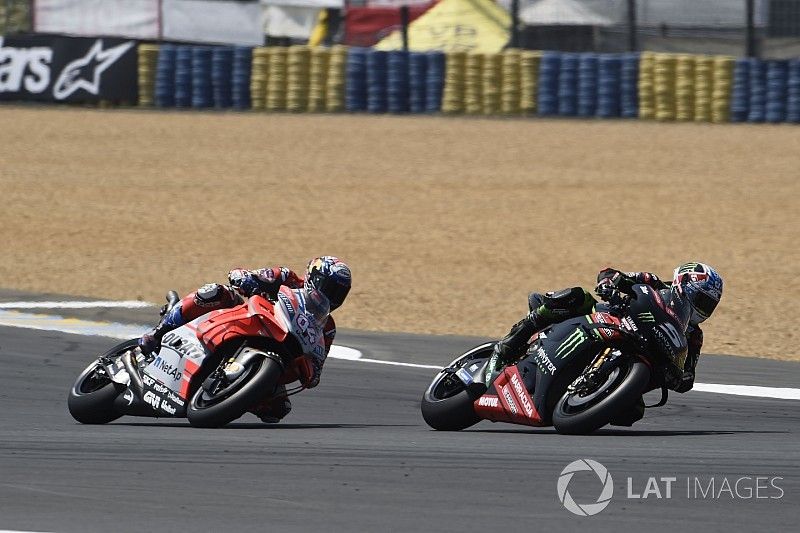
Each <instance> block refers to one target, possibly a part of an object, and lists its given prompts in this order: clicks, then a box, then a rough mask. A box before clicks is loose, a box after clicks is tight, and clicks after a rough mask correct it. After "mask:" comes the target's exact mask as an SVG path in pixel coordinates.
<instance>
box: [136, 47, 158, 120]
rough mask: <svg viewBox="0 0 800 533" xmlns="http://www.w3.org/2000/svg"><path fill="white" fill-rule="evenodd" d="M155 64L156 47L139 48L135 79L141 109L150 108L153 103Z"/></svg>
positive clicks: (156, 57)
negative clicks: (136, 80)
mask: <svg viewBox="0 0 800 533" xmlns="http://www.w3.org/2000/svg"><path fill="white" fill-rule="evenodd" d="M157 64H158V45H155V44H143V45H141V46H139V50H138V64H137V79H138V84H139V105H140V106H141V107H152V106H153V103H154V101H155V94H154V93H155V85H156V71H157V69H158V66H157Z"/></svg>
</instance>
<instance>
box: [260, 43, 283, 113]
mask: <svg viewBox="0 0 800 533" xmlns="http://www.w3.org/2000/svg"><path fill="white" fill-rule="evenodd" d="M267 54H268V56H269V61H268V63H267V98H266V106H265V107H266V110H267V111H286V78H287V71H288V67H287V61H288V52H287V50H286V48H284V47H282V46H273V47H270V48H268V49H267Z"/></svg>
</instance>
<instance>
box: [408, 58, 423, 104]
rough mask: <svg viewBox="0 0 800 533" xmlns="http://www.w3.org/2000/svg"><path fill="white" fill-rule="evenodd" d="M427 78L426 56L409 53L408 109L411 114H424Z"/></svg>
mask: <svg viewBox="0 0 800 533" xmlns="http://www.w3.org/2000/svg"><path fill="white" fill-rule="evenodd" d="M427 76H428V55H427V54H425V53H422V52H411V53H410V54H409V55H408V109H409V111H411V112H412V113H424V112H425V109H426V108H425V99H426V89H427V86H428V79H427Z"/></svg>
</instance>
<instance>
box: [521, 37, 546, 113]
mask: <svg viewBox="0 0 800 533" xmlns="http://www.w3.org/2000/svg"><path fill="white" fill-rule="evenodd" d="M541 60H542V53H541V52H539V51H530V50H525V51H524V52H522V54H520V65H519V68H520V73H519V77H520V79H519V84H520V111H521V112H522V113H524V114H526V115H535V114H536V107H537V106H536V103H537V101H538V99H537V93H538V92H539V63H540V62H541Z"/></svg>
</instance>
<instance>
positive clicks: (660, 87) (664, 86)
mask: <svg viewBox="0 0 800 533" xmlns="http://www.w3.org/2000/svg"><path fill="white" fill-rule="evenodd" d="M653 89H654V94H655V103H656V105H655V109H656V120H659V121H669V120H675V56H674V55H672V54H656V55H655V61H654V64H653Z"/></svg>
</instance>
